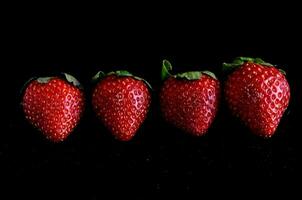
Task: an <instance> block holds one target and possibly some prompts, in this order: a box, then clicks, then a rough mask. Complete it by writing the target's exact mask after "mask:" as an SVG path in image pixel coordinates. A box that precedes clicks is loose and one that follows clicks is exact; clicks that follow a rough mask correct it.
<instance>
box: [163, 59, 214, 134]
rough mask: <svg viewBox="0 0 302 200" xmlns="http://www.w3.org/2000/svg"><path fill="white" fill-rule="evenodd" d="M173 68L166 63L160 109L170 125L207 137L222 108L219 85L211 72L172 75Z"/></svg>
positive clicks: (164, 65) (164, 64)
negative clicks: (206, 134) (219, 108)
mask: <svg viewBox="0 0 302 200" xmlns="http://www.w3.org/2000/svg"><path fill="white" fill-rule="evenodd" d="M170 70H172V66H171V64H170V62H169V61H167V60H164V61H163V67H162V79H163V80H165V82H164V84H163V86H162V88H161V91H160V106H161V111H162V113H163V117H164V118H165V119H166V121H167V122H169V123H171V124H173V125H174V126H176V127H178V128H180V129H182V130H184V131H185V132H188V133H190V134H192V135H196V136H201V135H204V134H205V133H206V132H207V130H208V128H209V127H210V125H211V124H212V122H213V120H214V118H215V116H216V113H217V110H218V105H219V97H220V85H219V81H218V80H217V78H216V77H215V75H214V74H213V73H212V72H209V71H195V72H185V73H181V74H177V75H171V74H170V73H169V71H170Z"/></svg>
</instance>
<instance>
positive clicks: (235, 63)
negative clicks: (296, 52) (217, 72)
mask: <svg viewBox="0 0 302 200" xmlns="http://www.w3.org/2000/svg"><path fill="white" fill-rule="evenodd" d="M246 62H250V63H256V64H259V65H263V66H266V67H275V66H274V65H272V64H270V63H268V62H265V61H264V60H262V59H261V58H249V57H237V58H235V59H234V60H233V62H232V63H223V64H222V69H223V71H232V70H234V69H236V68H238V67H240V66H242V65H243V64H244V63H246ZM278 70H279V71H280V72H281V73H282V74H283V75H284V76H285V75H286V72H285V71H284V70H283V69H278Z"/></svg>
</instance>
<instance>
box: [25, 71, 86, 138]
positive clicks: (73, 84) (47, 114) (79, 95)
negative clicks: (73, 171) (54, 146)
mask: <svg viewBox="0 0 302 200" xmlns="http://www.w3.org/2000/svg"><path fill="white" fill-rule="evenodd" d="M64 76H65V79H63V78H60V77H43V78H35V79H32V80H31V81H30V82H29V83H28V84H27V85H26V89H25V90H24V95H23V99H22V106H23V110H24V113H25V117H26V119H28V121H29V122H30V123H31V124H32V125H34V126H35V127H36V128H38V129H39V130H40V131H41V132H42V133H43V134H44V135H45V136H46V138H47V139H49V140H51V141H53V142H60V141H63V140H64V139H65V138H66V137H67V136H68V135H69V134H70V133H71V132H72V130H73V129H74V128H75V126H76V125H77V124H78V122H79V120H80V117H81V115H82V113H83V110H84V93H83V91H82V90H81V89H80V88H79V86H80V83H79V82H78V81H77V80H76V79H75V78H74V77H72V76H71V75H68V74H64Z"/></svg>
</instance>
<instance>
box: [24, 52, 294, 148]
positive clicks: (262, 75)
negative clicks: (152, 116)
mask: <svg viewBox="0 0 302 200" xmlns="http://www.w3.org/2000/svg"><path fill="white" fill-rule="evenodd" d="M223 68H224V70H228V71H230V73H229V75H228V78H227V80H226V82H225V84H224V96H225V99H226V102H227V104H228V106H229V108H230V110H231V111H232V113H233V114H234V115H235V116H237V117H239V118H240V119H241V120H242V121H243V122H244V123H245V124H246V125H247V126H248V127H249V128H250V130H251V132H252V133H254V134H257V135H259V136H263V137H271V136H272V135H273V134H274V133H275V130H276V128H277V126H278V124H279V122H280V119H281V117H282V115H283V113H284V111H285V110H286V108H287V106H288V104H289V99H290V89H289V84H288V82H287V80H286V77H285V73H284V71H283V70H279V69H277V68H275V67H274V66H273V65H271V64H269V63H266V62H264V61H263V60H262V59H259V58H255V59H254V58H246V57H238V58H236V59H235V60H234V61H233V62H232V63H224V64H223ZM171 70H172V65H171V64H170V62H169V61H167V60H164V61H163V66H162V79H163V80H164V83H163V85H162V87H161V90H160V107H161V111H162V115H163V117H164V118H165V119H166V121H167V122H169V123H171V124H173V125H174V126H176V127H178V128H179V129H182V130H183V131H185V132H187V133H190V134H193V135H196V136H201V135H204V134H205V133H206V132H207V130H208V128H209V127H210V126H211V124H212V122H213V120H214V119H215V116H216V114H217V111H218V106H219V102H220V96H221V89H220V82H219V80H218V79H217V78H216V76H215V75H214V74H213V73H212V72H210V71H190V72H185V73H180V74H176V75H173V74H171ZM63 75H64V77H43V78H34V79H31V80H30V81H28V82H27V84H26V87H25V90H24V92H23V98H22V106H23V110H24V113H25V117H26V118H27V119H28V121H29V122H30V123H31V124H32V125H33V126H35V127H36V128H38V129H39V130H40V131H41V132H42V133H43V134H44V135H45V136H46V138H48V139H49V140H51V141H53V142H59V141H63V140H64V139H66V138H67V136H68V135H69V134H70V133H71V132H72V131H73V129H74V128H75V127H76V125H77V124H78V123H79V121H80V118H81V116H82V114H83V111H84V107H85V97H84V92H83V89H82V88H81V85H80V83H79V82H78V81H77V80H76V79H75V78H74V77H72V76H71V75H69V74H63ZM93 80H94V81H95V82H96V86H95V88H94V90H93V92H92V106H93V108H94V111H95V113H96V115H97V116H98V118H99V119H100V120H101V122H102V123H103V124H104V126H105V127H106V128H107V129H108V130H109V131H110V132H111V133H112V134H113V135H114V136H115V138H117V139H119V140H121V141H128V140H130V139H131V138H132V137H133V136H134V135H135V133H136V132H137V130H138V129H139V127H140V126H141V124H142V123H143V122H144V120H145V118H146V116H147V113H148V110H149V106H150V103H151V95H150V89H151V86H150V84H149V83H148V82H147V81H145V80H144V79H142V78H140V77H137V76H133V75H132V74H131V73H129V72H127V71H116V72H110V73H107V74H105V73H103V72H98V73H97V74H96V75H95V76H94V78H93Z"/></svg>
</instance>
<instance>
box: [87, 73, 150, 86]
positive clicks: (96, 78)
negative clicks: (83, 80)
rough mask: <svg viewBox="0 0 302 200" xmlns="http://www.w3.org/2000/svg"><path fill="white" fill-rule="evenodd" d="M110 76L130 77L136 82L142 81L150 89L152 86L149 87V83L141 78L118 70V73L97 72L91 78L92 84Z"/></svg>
mask: <svg viewBox="0 0 302 200" xmlns="http://www.w3.org/2000/svg"><path fill="white" fill-rule="evenodd" d="M110 75H116V76H120V77H123V76H124V77H126V76H128V77H132V78H134V79H136V80H140V81H143V82H144V83H145V84H146V85H147V86H148V87H149V88H150V89H152V86H151V85H150V83H148V81H146V80H145V79H143V78H141V77H138V76H134V75H133V74H131V73H130V72H128V71H126V70H118V71H115V72H109V73H107V74H105V73H104V72H102V71H99V72H98V73H96V75H94V76H93V77H92V81H93V82H98V81H99V80H101V79H103V78H104V77H106V76H110Z"/></svg>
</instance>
